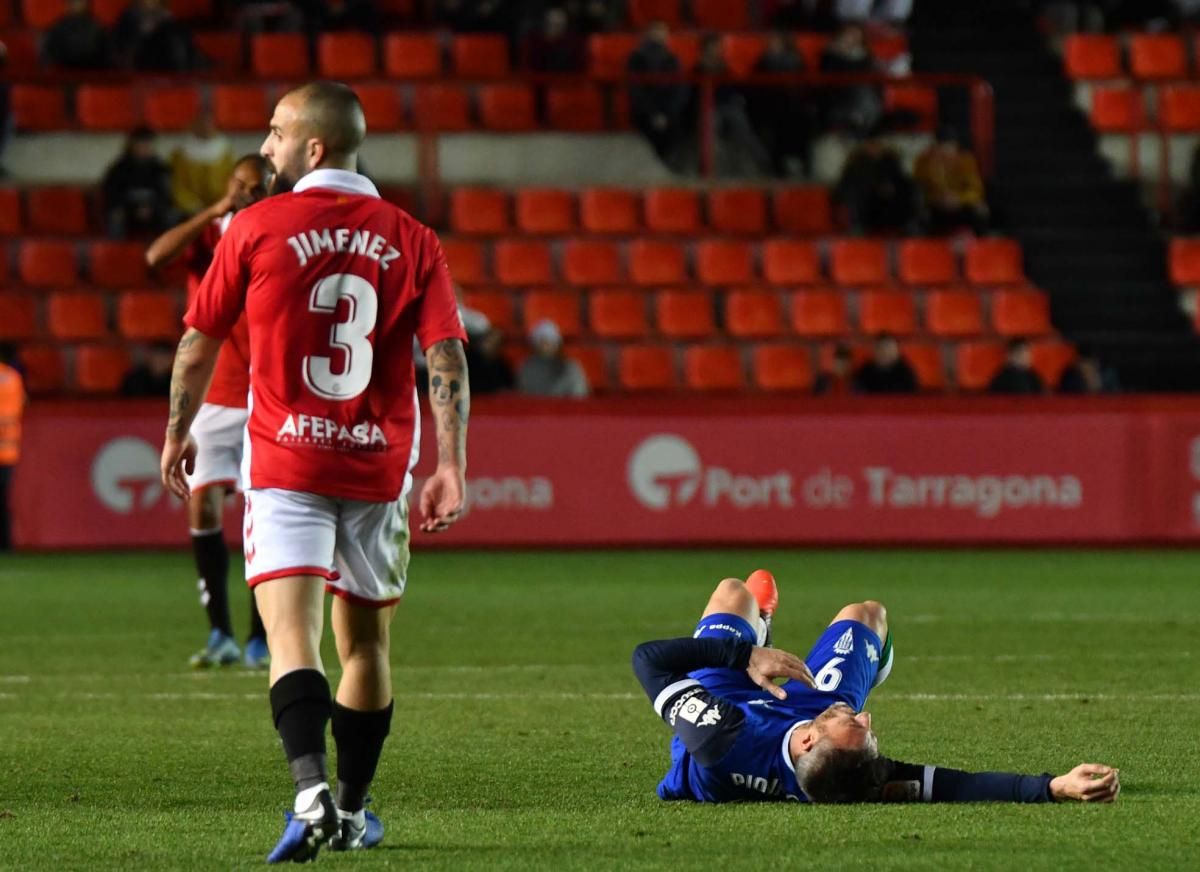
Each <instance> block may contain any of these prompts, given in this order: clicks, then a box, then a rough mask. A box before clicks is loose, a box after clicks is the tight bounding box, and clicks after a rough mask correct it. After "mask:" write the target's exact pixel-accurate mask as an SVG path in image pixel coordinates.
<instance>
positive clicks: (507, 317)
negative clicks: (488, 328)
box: [463, 290, 517, 335]
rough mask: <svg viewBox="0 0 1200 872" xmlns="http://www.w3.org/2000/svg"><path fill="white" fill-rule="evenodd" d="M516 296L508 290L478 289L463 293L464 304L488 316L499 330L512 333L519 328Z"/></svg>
mask: <svg viewBox="0 0 1200 872" xmlns="http://www.w3.org/2000/svg"><path fill="white" fill-rule="evenodd" d="M515 303H516V297H515V296H514V295H513V294H511V293H510V292H508V291H504V290H500V291H495V290H478V291H467V292H465V293H464V294H463V305H465V306H466V307H467V308H468V309H474V310H475V311H477V312H482V313H483V314H484V315H486V316H487V319H488V321H489V322H490V323H491V325H492V326H493V327H495V328H496V329H498V330H503V331H504V332H505V333H508V334H510V335H511V334H512V333H514V332H515V331H516V329H517V318H516V312H515V305H514V304H515Z"/></svg>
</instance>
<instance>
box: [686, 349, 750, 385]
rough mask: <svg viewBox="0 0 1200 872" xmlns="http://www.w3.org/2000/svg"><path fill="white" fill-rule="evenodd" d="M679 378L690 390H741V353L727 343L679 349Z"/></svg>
mask: <svg viewBox="0 0 1200 872" xmlns="http://www.w3.org/2000/svg"><path fill="white" fill-rule="evenodd" d="M683 381H684V384H685V385H686V386H687V387H688V388H690V389H692V390H694V391H736V390H741V389H742V388H743V387H744V386H745V383H746V378H745V374H744V372H743V365H742V353H741V351H740V350H739V349H738V348H735V347H732V346H728V345H693V346H691V347H689V348H687V349H686V350H685V351H684V352H683Z"/></svg>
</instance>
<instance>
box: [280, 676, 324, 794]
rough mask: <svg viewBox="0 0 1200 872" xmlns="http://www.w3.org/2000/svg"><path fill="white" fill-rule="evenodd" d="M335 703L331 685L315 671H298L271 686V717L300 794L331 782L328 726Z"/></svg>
mask: <svg viewBox="0 0 1200 872" xmlns="http://www.w3.org/2000/svg"><path fill="white" fill-rule="evenodd" d="M332 702H333V701H332V699H331V698H330V694H329V681H328V680H327V679H326V678H325V676H324V675H322V674H321V673H320V672H319V671H317V670H316V669H297V670H296V671H295V672H289V673H287V674H286V675H284V676H283V677H282V678H280V679H279V680H278V681H276V682H275V683H274V684H273V685H271V715H272V717H273V718H274V720H275V729H276V730H278V731H279V738H280V739H281V740H282V741H283V753H284V754H285V755H287V761H288V766H289V768H291V770H292V779H293V780H294V781H295V782H296V789H297V790H306V789H307V788H309V787H315V786H316V785H318V784H320V783H321V782H322V781H328V780H329V775H328V773H327V770H326V768H325V725H326V724H328V723H329V714H330V706H331V705H332Z"/></svg>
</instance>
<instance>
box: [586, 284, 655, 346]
mask: <svg viewBox="0 0 1200 872" xmlns="http://www.w3.org/2000/svg"><path fill="white" fill-rule="evenodd" d="M646 302H647V301H646V295H645V294H644V293H641V292H640V291H634V290H626V289H623V288H622V289H609V290H602V291H593V292H592V293H591V294H589V295H588V324H589V325H590V326H591V328H592V332H593V333H595V334H596V335H597V336H599V337H601V338H602V339H641V338H642V337H644V336H645V335H646V333H647V331H648V326H647V323H646Z"/></svg>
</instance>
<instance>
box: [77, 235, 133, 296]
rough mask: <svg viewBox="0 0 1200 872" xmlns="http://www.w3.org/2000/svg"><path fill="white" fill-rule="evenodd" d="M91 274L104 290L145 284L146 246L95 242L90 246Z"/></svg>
mask: <svg viewBox="0 0 1200 872" xmlns="http://www.w3.org/2000/svg"><path fill="white" fill-rule="evenodd" d="M88 275H89V276H90V277H91V281H92V284H95V285H99V286H100V287H103V288H132V287H137V286H138V285H144V284H146V246H145V244H144V243H142V242H107V241H106V242H93V243H92V244H91V245H90V246H89V247H88Z"/></svg>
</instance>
